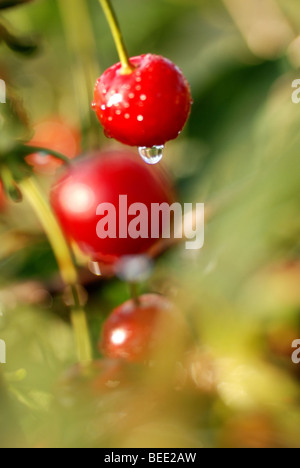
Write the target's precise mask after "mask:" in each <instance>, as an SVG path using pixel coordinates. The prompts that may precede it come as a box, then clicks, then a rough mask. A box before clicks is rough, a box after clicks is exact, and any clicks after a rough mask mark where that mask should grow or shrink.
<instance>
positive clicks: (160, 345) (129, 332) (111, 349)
mask: <svg viewBox="0 0 300 468" xmlns="http://www.w3.org/2000/svg"><path fill="white" fill-rule="evenodd" d="M183 336H184V337H186V324H185V322H184V320H183V319H182V317H181V316H180V314H179V313H178V311H177V310H176V308H175V307H174V305H173V304H172V303H171V302H170V301H169V300H168V299H166V298H164V297H163V296H159V295H157V294H146V295H144V296H141V297H139V298H138V299H137V300H136V301H135V300H129V301H127V302H125V303H124V304H122V305H121V306H119V307H117V308H116V309H115V310H114V311H113V312H112V314H111V315H110V316H109V317H108V319H107V320H106V322H105V324H104V326H103V331H102V337H101V340H100V342H99V349H100V351H102V352H103V354H104V355H106V356H108V357H110V358H120V359H124V360H126V361H132V362H138V361H143V360H147V359H149V358H150V357H152V356H154V355H155V354H156V353H159V352H166V351H167V352H171V353H172V348H173V346H172V344H174V343H172V340H173V341H174V339H175V340H176V339H177V338H178V347H179V346H180V341H181V338H182V337H183ZM169 345H170V346H169Z"/></svg>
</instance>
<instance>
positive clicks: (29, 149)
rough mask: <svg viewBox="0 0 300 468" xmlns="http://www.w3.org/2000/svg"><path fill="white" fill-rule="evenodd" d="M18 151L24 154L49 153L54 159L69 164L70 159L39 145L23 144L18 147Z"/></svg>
mask: <svg viewBox="0 0 300 468" xmlns="http://www.w3.org/2000/svg"><path fill="white" fill-rule="evenodd" d="M18 151H19V153H22V154H23V155H24V156H28V155H29V154H32V153H45V154H50V155H51V156H54V157H55V158H56V159H59V160H61V161H63V162H64V163H66V164H71V160H70V159H69V158H67V156H65V155H64V154H62V153H59V152H58V151H53V150H51V149H48V148H43V147H41V146H29V145H24V146H23V147H21V148H20V149H18Z"/></svg>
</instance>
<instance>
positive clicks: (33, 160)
mask: <svg viewBox="0 0 300 468" xmlns="http://www.w3.org/2000/svg"><path fill="white" fill-rule="evenodd" d="M28 145H29V146H39V147H42V148H47V149H49V150H53V151H57V152H58V153H61V154H63V155H64V156H67V157H68V158H70V159H73V158H75V156H77V155H78V153H79V152H80V134H79V132H78V131H77V130H76V129H75V128H72V127H71V126H70V125H68V124H66V123H65V122H63V121H62V120H60V119H59V118H56V117H54V118H52V119H50V120H46V121H44V122H40V123H38V124H37V125H35V127H34V136H33V138H32V140H31V141H29V142H28ZM26 161H27V163H28V164H30V165H31V166H33V167H34V168H35V170H36V171H37V172H40V173H54V172H55V171H56V169H58V168H59V167H60V166H61V165H62V164H63V161H61V160H60V159H57V158H55V157H54V156H51V155H50V154H48V155H47V154H46V155H45V154H41V153H39V152H37V153H33V154H30V155H29V156H27V157H26Z"/></svg>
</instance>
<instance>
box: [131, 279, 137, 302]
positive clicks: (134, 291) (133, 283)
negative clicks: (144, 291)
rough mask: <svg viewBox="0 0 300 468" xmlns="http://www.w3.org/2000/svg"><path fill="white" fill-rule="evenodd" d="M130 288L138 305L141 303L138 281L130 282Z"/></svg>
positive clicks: (132, 296) (132, 297)
mask: <svg viewBox="0 0 300 468" xmlns="http://www.w3.org/2000/svg"><path fill="white" fill-rule="evenodd" d="M129 288H130V295H131V299H132V300H133V301H134V302H135V304H136V305H138V304H139V291H138V289H139V288H138V283H136V282H132V281H131V282H130V283H129Z"/></svg>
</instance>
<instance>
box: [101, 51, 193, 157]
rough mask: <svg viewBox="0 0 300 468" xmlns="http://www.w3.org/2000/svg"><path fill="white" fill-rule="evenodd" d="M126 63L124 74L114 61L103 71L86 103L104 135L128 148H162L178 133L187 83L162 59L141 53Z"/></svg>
mask: <svg viewBox="0 0 300 468" xmlns="http://www.w3.org/2000/svg"><path fill="white" fill-rule="evenodd" d="M130 63H131V64H132V66H133V67H134V70H133V71H132V73H130V74H122V66H121V64H120V63H117V64H115V65H113V66H112V67H111V68H109V69H108V70H106V71H105V72H104V73H103V75H102V76H101V77H100V78H99V79H98V81H97V82H96V86H95V93H94V102H93V104H92V107H93V108H94V110H95V111H96V114H97V117H98V119H99V121H100V123H101V124H102V126H103V128H104V131H105V134H106V135H107V136H108V137H110V138H115V139H116V140H118V141H120V142H121V143H124V144H126V145H129V146H138V147H147V148H151V147H154V146H162V145H164V144H165V143H166V142H167V141H169V140H173V139H175V138H177V137H178V135H179V133H180V132H181V130H182V129H183V127H184V125H185V123H186V121H187V119H188V116H189V113H190V110H191V103H192V97H191V92H190V87H189V84H188V82H187V80H186V78H185V77H184V75H183V74H182V72H181V70H180V69H179V68H178V67H177V66H176V65H175V64H174V63H172V62H171V61H170V60H168V59H166V58H164V57H161V56H158V55H153V54H147V55H141V56H138V57H133V58H131V59H130Z"/></svg>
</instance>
